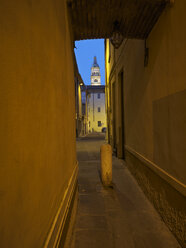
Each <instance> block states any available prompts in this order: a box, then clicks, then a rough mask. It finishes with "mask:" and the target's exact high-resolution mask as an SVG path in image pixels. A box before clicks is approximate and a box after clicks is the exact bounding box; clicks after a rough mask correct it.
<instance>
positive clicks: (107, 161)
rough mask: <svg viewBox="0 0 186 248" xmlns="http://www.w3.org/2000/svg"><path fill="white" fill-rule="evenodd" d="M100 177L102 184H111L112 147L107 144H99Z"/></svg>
mask: <svg viewBox="0 0 186 248" xmlns="http://www.w3.org/2000/svg"><path fill="white" fill-rule="evenodd" d="M101 179H102V183H103V185H104V186H111V185H112V148H111V146H110V145H109V144H104V145H102V146H101Z"/></svg>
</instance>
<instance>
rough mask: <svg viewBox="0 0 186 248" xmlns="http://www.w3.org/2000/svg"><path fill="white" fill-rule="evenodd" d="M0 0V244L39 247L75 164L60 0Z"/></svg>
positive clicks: (70, 77) (70, 78) (69, 62)
mask: <svg viewBox="0 0 186 248" xmlns="http://www.w3.org/2000/svg"><path fill="white" fill-rule="evenodd" d="M0 5H1V8H0V44H1V46H0V54H1V56H0V57H1V59H0V81H1V83H0V109H1V111H0V137H1V143H0V154H1V156H0V247H1V248H7V247H14V248H16V247H19V248H20V247H22V248H31V247H32V248H34V247H43V246H44V243H45V241H46V239H47V237H48V234H49V233H50V230H51V227H52V223H53V221H54V218H55V216H56V214H57V211H58V209H59V207H60V203H61V202H62V200H63V198H64V196H65V192H66V190H67V189H68V184H69V182H70V178H71V177H72V173H73V171H74V168H75V166H76V151H75V99H74V98H75V97H74V94H75V93H74V92H75V89H74V71H73V46H72V41H71V38H70V29H69V23H68V16H67V10H66V1H65V0H45V1H42V0H37V1H24V0H18V1H14V0H9V1H7V0H2V1H1V4H0Z"/></svg>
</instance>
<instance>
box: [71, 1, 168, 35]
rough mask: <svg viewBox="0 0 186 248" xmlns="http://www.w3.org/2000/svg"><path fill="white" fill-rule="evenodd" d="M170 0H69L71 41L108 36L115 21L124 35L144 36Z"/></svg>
mask: <svg viewBox="0 0 186 248" xmlns="http://www.w3.org/2000/svg"><path fill="white" fill-rule="evenodd" d="M169 2H170V0H68V6H69V10H70V15H71V19H72V20H71V21H72V28H73V33H74V40H83V39H96V38H110V37H111V35H112V32H113V28H114V22H116V21H117V22H118V23H119V27H120V31H121V32H122V34H123V36H124V38H135V39H145V38H147V36H148V34H149V33H150V31H151V29H152V28H153V26H154V25H155V23H156V22H157V20H158V18H159V16H160V15H161V13H162V11H163V10H164V8H165V6H166V4H167V3H169Z"/></svg>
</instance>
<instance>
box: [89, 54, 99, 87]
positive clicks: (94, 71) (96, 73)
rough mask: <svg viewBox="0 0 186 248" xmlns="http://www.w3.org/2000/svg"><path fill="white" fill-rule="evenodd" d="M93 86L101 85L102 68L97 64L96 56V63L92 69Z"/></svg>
mask: <svg viewBox="0 0 186 248" xmlns="http://www.w3.org/2000/svg"><path fill="white" fill-rule="evenodd" d="M91 85H92V86H93V85H101V75H100V68H99V65H98V63H97V59H96V56H94V63H93V65H92V67H91Z"/></svg>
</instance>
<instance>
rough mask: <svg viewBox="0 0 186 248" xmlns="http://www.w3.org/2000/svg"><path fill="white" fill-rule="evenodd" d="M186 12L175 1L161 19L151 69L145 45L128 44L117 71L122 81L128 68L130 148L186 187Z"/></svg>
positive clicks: (152, 39)
mask: <svg viewBox="0 0 186 248" xmlns="http://www.w3.org/2000/svg"><path fill="white" fill-rule="evenodd" d="M185 9H186V1H185V0H179V1H175V4H174V5H173V7H171V8H170V7H167V8H166V10H165V11H164V12H163V14H162V15H161V17H160V18H159V20H158V22H157V24H156V25H155V27H154V28H153V30H152V32H151V33H150V35H149V37H148V39H147V47H149V62H148V66H147V67H144V41H140V40H125V41H124V42H123V45H122V46H121V47H120V49H118V50H116V53H115V57H116V58H115V62H116V68H115V70H114V73H113V74H114V75H115V76H116V79H117V80H116V81H118V74H119V72H120V71H121V70H122V69H123V70H124V102H125V144H126V145H127V146H129V147H130V148H132V149H133V150H134V151H135V152H137V153H138V154H140V155H141V156H142V157H144V158H145V159H147V160H149V161H150V162H153V163H155V164H156V165H157V166H158V167H159V168H161V169H163V170H164V171H165V172H166V173H168V174H169V175H170V176H171V177H173V178H175V180H178V182H180V183H184V184H185V183H186V170H185V162H186V153H185V150H184V149H185V138H184V137H185V136H186V126H185V123H186V114H185V107H186V84H185V75H186V73H185V66H186V46H185V44H186V32H184V30H185V23H186V15H185ZM108 68H109V66H108V67H107V69H108ZM108 70H109V69H108ZM108 74H109V72H108ZM108 78H109V77H108ZM117 119H119V117H118V113H117ZM117 139H118V134H117Z"/></svg>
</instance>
